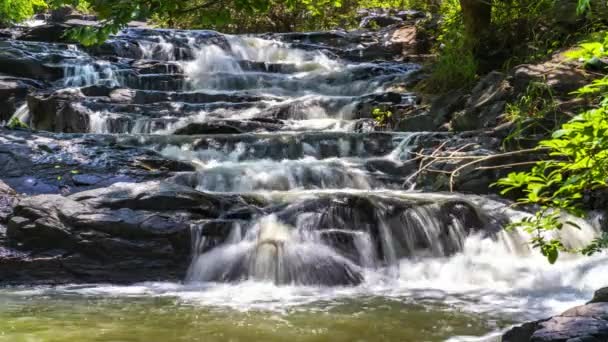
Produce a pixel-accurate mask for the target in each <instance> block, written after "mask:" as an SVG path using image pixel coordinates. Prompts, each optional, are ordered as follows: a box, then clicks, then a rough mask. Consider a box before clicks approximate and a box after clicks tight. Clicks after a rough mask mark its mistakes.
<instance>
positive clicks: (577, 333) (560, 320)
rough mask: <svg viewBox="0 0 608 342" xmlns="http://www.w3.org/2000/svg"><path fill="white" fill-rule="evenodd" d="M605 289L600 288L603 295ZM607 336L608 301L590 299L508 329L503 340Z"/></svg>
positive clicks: (597, 341)
mask: <svg viewBox="0 0 608 342" xmlns="http://www.w3.org/2000/svg"><path fill="white" fill-rule="evenodd" d="M603 290H604V289H600V290H598V292H600V294H599V295H598V296H599V297H601V296H602V294H603V292H604V291H603ZM607 340H608V303H606V302H594V301H592V302H590V303H589V304H586V305H581V306H577V307H575V308H572V309H570V310H567V311H566V312H564V313H562V314H561V315H558V316H554V317H551V318H549V319H545V320H541V321H536V322H529V323H525V324H523V325H521V326H519V327H514V328H512V329H510V330H509V331H507V332H506V333H505V334H504V335H503V337H502V341H503V342H528V341H530V342H563V341H590V342H602V341H607Z"/></svg>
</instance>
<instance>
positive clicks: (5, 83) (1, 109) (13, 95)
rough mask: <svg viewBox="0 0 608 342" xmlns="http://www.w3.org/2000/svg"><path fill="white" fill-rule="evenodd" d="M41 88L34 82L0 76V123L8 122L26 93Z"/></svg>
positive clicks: (22, 101) (23, 100)
mask: <svg viewBox="0 0 608 342" xmlns="http://www.w3.org/2000/svg"><path fill="white" fill-rule="evenodd" d="M42 87H43V84H42V83H40V82H37V81H34V80H30V79H26V78H17V77H10V76H4V75H0V123H2V122H8V120H9V119H10V118H11V116H12V115H13V114H14V113H15V111H16V110H17V108H18V107H19V106H20V105H21V104H23V103H24V102H25V98H26V96H27V94H28V93H30V92H32V91H34V90H36V89H40V88H42Z"/></svg>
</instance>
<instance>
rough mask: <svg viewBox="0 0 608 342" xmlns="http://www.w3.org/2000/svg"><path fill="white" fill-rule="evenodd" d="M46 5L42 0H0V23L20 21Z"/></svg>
mask: <svg viewBox="0 0 608 342" xmlns="http://www.w3.org/2000/svg"><path fill="white" fill-rule="evenodd" d="M46 6H47V5H46V2H45V1H44V0H0V24H4V25H7V24H12V23H17V22H21V21H23V20H25V19H28V18H30V17H31V16H32V15H34V13H35V12H36V11H37V10H40V9H43V8H46Z"/></svg>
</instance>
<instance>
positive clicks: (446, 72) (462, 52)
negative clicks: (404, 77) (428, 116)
mask: <svg viewBox="0 0 608 342" xmlns="http://www.w3.org/2000/svg"><path fill="white" fill-rule="evenodd" d="M440 13H441V14H442V15H443V19H442V22H441V28H440V30H439V35H438V37H437V41H438V43H439V50H438V51H437V52H438V54H439V57H438V59H437V61H436V62H435V63H434V64H433V68H432V73H431V76H430V77H429V79H428V80H426V81H425V82H424V84H423V88H424V89H425V90H428V91H432V92H446V91H449V90H451V89H456V88H467V87H470V86H471V85H472V84H473V83H474V82H475V79H476V77H477V61H476V59H475V56H474V54H473V50H472V49H471V47H470V45H469V42H467V38H466V37H465V33H464V23H463V20H462V14H461V9H460V2H459V1H458V0H444V1H443V2H442V3H441V8H440Z"/></svg>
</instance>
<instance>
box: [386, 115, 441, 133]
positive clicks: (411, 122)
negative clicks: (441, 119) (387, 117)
mask: <svg viewBox="0 0 608 342" xmlns="http://www.w3.org/2000/svg"><path fill="white" fill-rule="evenodd" d="M437 127H438V125H437V124H436V123H435V117H434V116H433V115H432V114H431V113H424V112H423V113H419V114H414V115H409V116H407V117H405V118H403V119H400V120H399V122H398V123H397V125H396V127H395V129H394V130H395V131H400V132H430V131H435V130H437Z"/></svg>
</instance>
